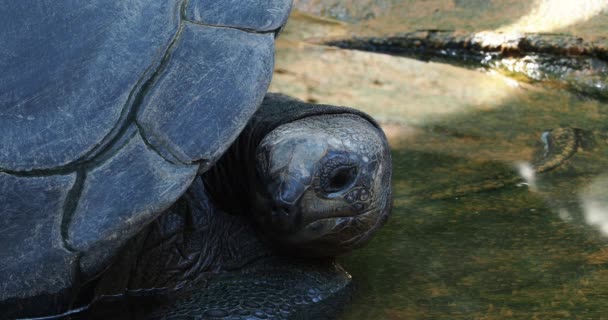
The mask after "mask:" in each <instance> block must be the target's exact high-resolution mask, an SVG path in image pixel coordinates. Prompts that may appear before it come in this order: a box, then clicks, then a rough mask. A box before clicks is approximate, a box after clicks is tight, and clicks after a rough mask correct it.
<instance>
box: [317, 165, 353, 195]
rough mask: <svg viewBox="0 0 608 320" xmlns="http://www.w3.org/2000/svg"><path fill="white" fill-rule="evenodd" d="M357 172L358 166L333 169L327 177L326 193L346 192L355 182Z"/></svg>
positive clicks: (324, 187)
mask: <svg viewBox="0 0 608 320" xmlns="http://www.w3.org/2000/svg"><path fill="white" fill-rule="evenodd" d="M357 171H358V170H357V167H356V166H348V167H344V166H341V167H338V168H335V169H333V170H332V171H331V172H330V173H329V176H328V177H327V183H326V185H325V186H323V189H324V191H325V192H326V193H334V192H338V191H342V190H344V189H345V188H347V187H348V186H350V185H351V184H352V183H353V182H354V181H355V178H357Z"/></svg>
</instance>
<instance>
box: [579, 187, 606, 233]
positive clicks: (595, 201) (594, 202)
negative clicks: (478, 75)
mask: <svg viewBox="0 0 608 320" xmlns="http://www.w3.org/2000/svg"><path fill="white" fill-rule="evenodd" d="M580 202H581V206H582V209H583V214H584V215H585V222H587V223H588V224H589V225H591V226H594V227H596V228H598V229H599V230H600V232H602V234H603V235H605V236H608V175H603V176H600V177H598V178H596V179H594V180H593V182H592V183H591V184H590V185H589V186H587V187H586V188H585V189H584V190H583V191H582V192H581V193H580Z"/></svg>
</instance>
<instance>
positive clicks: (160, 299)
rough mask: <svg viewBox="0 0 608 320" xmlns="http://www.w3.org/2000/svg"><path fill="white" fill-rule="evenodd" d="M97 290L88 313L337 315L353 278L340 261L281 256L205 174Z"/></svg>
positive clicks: (229, 316) (223, 316)
mask: <svg viewBox="0 0 608 320" xmlns="http://www.w3.org/2000/svg"><path fill="white" fill-rule="evenodd" d="M94 291H95V294H94V295H95V296H96V298H95V300H96V301H97V302H96V303H93V305H92V307H91V308H90V310H89V311H88V312H86V313H85V314H82V315H80V317H82V319H91V318H93V319H104V318H105V319H107V318H113V319H116V318H124V319H250V318H251V317H256V316H257V318H260V319H294V318H295V319H298V318H300V319H331V318H334V317H335V316H336V314H337V313H338V312H339V311H340V310H341V308H342V306H343V305H345V303H346V302H347V301H348V300H349V299H350V296H351V292H352V281H351V278H350V275H349V274H348V273H347V272H345V271H344V270H343V269H342V268H340V267H339V266H338V265H337V264H336V263H335V262H334V261H333V260H332V259H320V260H311V259H298V258H284V257H279V256H277V255H276V254H275V253H273V251H271V249H269V246H268V245H267V244H265V243H264V242H263V240H260V238H259V237H258V236H257V235H256V232H255V230H254V229H253V227H252V224H251V222H250V221H248V220H246V219H245V218H244V217H243V216H242V215H231V214H227V213H224V212H221V211H219V210H218V209H216V208H215V207H214V206H213V203H212V202H211V201H210V199H209V197H208V194H207V192H206V191H205V186H204V184H203V182H202V179H201V178H200V177H199V178H197V179H196V180H195V182H194V183H193V185H192V186H191V187H190V189H189V190H188V192H187V193H186V194H185V195H184V196H183V197H182V198H181V199H180V200H179V201H178V202H177V203H176V204H175V205H173V206H172V207H171V208H170V209H169V210H168V211H167V212H166V213H165V214H163V215H162V216H161V218H159V220H157V221H156V222H155V223H154V224H153V225H152V226H150V227H149V228H148V229H147V230H145V231H144V232H142V233H141V234H140V235H139V236H138V237H136V238H135V239H133V240H132V241H131V242H130V244H129V245H128V246H127V248H126V249H125V250H124V251H123V254H122V255H121V257H119V258H118V260H117V262H116V263H115V264H114V265H113V266H112V267H111V268H110V269H109V270H108V271H107V272H105V273H104V275H103V276H102V277H101V278H100V279H99V280H98V281H97V283H96V285H95V289H94ZM117 296H119V297H120V298H119V299H116V298H115V297H117ZM127 297H129V298H127ZM175 297H177V298H175ZM112 300H113V301H112ZM142 303H147V304H148V305H147V306H146V307H143V308H142V307H141V305H142ZM160 303H163V304H161V305H160V306H159V304H160ZM108 310H110V311H109V312H110V313H108ZM248 317H249V318H248ZM254 319H255V318H254Z"/></svg>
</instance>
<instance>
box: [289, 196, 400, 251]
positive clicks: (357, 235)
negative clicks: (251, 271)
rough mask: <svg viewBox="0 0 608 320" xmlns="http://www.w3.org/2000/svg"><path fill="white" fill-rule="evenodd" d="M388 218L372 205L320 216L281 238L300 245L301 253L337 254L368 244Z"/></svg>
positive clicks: (290, 245) (293, 244)
mask: <svg viewBox="0 0 608 320" xmlns="http://www.w3.org/2000/svg"><path fill="white" fill-rule="evenodd" d="M387 218H388V214H387V213H386V212H384V211H383V210H381V209H379V208H372V209H369V210H366V211H365V212H361V213H359V214H356V215H351V216H334V217H326V218H322V219H317V220H315V221H312V222H310V223H308V224H306V225H304V226H303V227H302V228H300V229H299V230H297V231H296V232H294V233H290V234H286V235H282V236H279V239H280V240H281V244H282V245H283V246H284V247H288V248H297V249H298V255H301V254H304V255H309V256H317V257H325V256H327V257H329V256H337V255H341V254H344V253H347V252H350V251H351V250H353V249H356V248H359V247H361V246H363V245H365V244H366V243H367V242H368V241H369V240H370V239H371V238H372V237H373V236H374V235H375V234H376V233H377V231H378V230H380V228H381V227H382V226H383V225H384V224H385V223H386V221H387Z"/></svg>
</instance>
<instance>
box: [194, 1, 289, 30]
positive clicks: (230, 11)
mask: <svg viewBox="0 0 608 320" xmlns="http://www.w3.org/2000/svg"><path fill="white" fill-rule="evenodd" d="M290 10H291V1H290V0H254V1H241V0H192V1H190V2H189V3H188V7H187V9H186V18H187V19H189V20H192V21H197V22H200V23H204V24H209V25H218V26H228V27H235V28H243V29H251V30H255V31H258V32H266V31H274V30H277V29H279V28H280V27H281V26H282V25H283V24H285V21H287V17H288V16H289V12H290Z"/></svg>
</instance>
